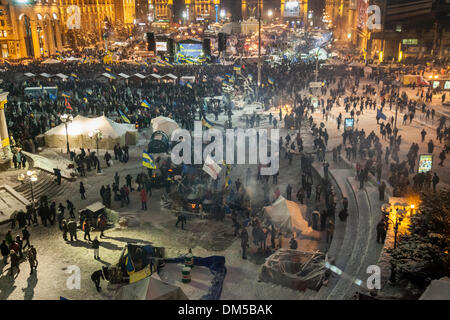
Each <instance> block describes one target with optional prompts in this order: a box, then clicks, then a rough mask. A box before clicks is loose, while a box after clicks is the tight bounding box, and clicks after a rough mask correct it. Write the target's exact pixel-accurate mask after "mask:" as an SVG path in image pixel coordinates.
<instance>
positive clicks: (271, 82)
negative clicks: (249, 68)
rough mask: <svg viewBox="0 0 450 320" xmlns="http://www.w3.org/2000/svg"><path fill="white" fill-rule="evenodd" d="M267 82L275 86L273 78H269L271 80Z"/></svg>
mask: <svg viewBox="0 0 450 320" xmlns="http://www.w3.org/2000/svg"><path fill="white" fill-rule="evenodd" d="M267 81H268V82H269V84H271V85H273V84H274V81H273V78H271V77H269V78H268V79H267Z"/></svg>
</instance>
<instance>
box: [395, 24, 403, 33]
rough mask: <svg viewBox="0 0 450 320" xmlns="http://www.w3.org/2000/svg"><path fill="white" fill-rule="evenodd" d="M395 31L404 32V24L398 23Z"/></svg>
mask: <svg viewBox="0 0 450 320" xmlns="http://www.w3.org/2000/svg"><path fill="white" fill-rule="evenodd" d="M395 31H397V32H402V25H401V24H398V25H396V26H395Z"/></svg>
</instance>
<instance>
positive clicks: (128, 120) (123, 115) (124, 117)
mask: <svg viewBox="0 0 450 320" xmlns="http://www.w3.org/2000/svg"><path fill="white" fill-rule="evenodd" d="M119 114H120V116H121V117H122V120H123V121H124V122H126V123H128V124H131V121H130V119H128V118H127V116H126V115H125V113H123V112H122V111H120V110H119Z"/></svg>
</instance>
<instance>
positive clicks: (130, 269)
mask: <svg viewBox="0 0 450 320" xmlns="http://www.w3.org/2000/svg"><path fill="white" fill-rule="evenodd" d="M125 265H126V266H127V273H128V274H132V273H134V271H135V268H134V264H133V261H132V260H131V257H130V255H127V259H126V262H125Z"/></svg>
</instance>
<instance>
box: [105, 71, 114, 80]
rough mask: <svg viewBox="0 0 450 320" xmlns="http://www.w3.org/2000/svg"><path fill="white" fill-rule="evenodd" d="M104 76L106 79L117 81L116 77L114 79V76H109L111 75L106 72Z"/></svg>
mask: <svg viewBox="0 0 450 320" xmlns="http://www.w3.org/2000/svg"><path fill="white" fill-rule="evenodd" d="M102 76H104V77H106V78H108V79H116V77H114V76H113V75H111V74H109V73H106V72H103V73H102Z"/></svg>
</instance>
